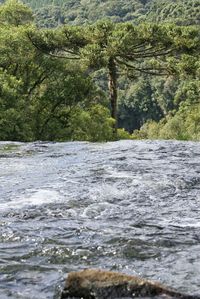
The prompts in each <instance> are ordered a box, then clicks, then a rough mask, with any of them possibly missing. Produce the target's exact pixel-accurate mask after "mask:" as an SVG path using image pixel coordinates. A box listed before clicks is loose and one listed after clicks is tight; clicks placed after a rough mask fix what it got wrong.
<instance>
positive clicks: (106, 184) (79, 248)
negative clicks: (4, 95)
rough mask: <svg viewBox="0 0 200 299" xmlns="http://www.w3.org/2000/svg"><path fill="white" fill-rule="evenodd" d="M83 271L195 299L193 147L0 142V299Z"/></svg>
mask: <svg viewBox="0 0 200 299" xmlns="http://www.w3.org/2000/svg"><path fill="white" fill-rule="evenodd" d="M12 145H14V146H12ZM90 267H93V268H103V269H107V270H117V271H122V272H125V273H128V274H134V275H140V276H142V277H146V278H150V279H154V280H158V281H161V282H162V283H165V284H167V285H169V286H172V287H174V288H176V289H178V290H180V291H183V292H188V293H191V294H199V293H200V143H192V142H171V141H168V142H160V141H119V142H114V143H105V144H90V143H83V142H82V143H81V142H80V143H78V142H74V143H29V144H23V143H15V144H14V143H3V142H2V143H0V298H1V299H7V298H14V299H17V298H20V299H22V298H23V299H25V298H27V299H47V298H59V292H60V290H61V289H62V287H63V283H64V278H65V277H66V274H67V273H68V272H69V271H72V270H80V269H84V268H90Z"/></svg>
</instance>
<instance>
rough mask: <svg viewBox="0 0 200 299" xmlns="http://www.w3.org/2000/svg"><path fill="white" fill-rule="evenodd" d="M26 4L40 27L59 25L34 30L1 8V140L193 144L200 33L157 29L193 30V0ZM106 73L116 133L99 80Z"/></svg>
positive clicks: (24, 17)
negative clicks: (115, 102) (136, 138)
mask: <svg viewBox="0 0 200 299" xmlns="http://www.w3.org/2000/svg"><path fill="white" fill-rule="evenodd" d="M29 4H31V5H32V7H34V9H35V11H34V12H35V14H36V18H37V22H38V24H39V25H41V27H44V26H46V27H52V26H53V27H56V26H57V25H60V24H67V25H65V26H63V27H62V26H60V27H59V28H57V29H43V30H39V29H38V28H37V27H36V25H35V24H34V23H33V15H32V12H31V10H30V9H29V8H28V7H26V6H25V5H23V4H22V3H21V2H19V1H17V0H8V1H6V2H5V3H4V4H3V5H1V6H0V24H1V26H0V140H8V139H10V140H24V141H31V140H37V139H41V140H80V139H81V140H87V141H107V140H113V139H115V138H116V136H118V138H119V139H129V138H134V136H140V137H141V138H144V137H145V138H167V139H173V138H177V139H184V140H185V139H188V138H189V139H193V140H199V139H200V136H199V132H200V127H199V115H200V114H199V112H200V111H199V110H200V106H199V93H200V86H199V76H200V60H199V51H200V37H199V27H198V26H174V25H173V24H170V25H169V24H167V23H165V21H167V20H174V21H175V22H176V23H177V24H198V22H199V21H198V20H199V19H198V18H199V17H198V16H199V6H198V5H199V0H192V1H190V3H189V2H188V1H182V2H180V1H179V0H176V1H172V0H167V1H164V2H163V1H158V0H149V1H139V0H130V1H127V2H124V1H121V0H112V1H107V0H102V1H101V0H93V1H92V0H89V1H85V0H84V1H75V0H68V1H64V0H54V1H53V0H52V1H50V0H49V1H48V0H39V1H29ZM47 5H48V6H47ZM97 10H98V12H99V13H98V15H97V13H96V12H97ZM186 12H187V13H188V12H190V18H188V19H187V20H186ZM102 17H108V18H109V20H103V21H102V20H101V21H99V22H97V23H96V24H92V23H93V21H94V20H97V19H99V18H102ZM38 18H39V19H38ZM127 20H131V21H132V23H118V22H119V21H123V22H124V21H127ZM141 20H155V21H156V24H155V23H148V22H147V23H145V24H144V23H141V24H139V23H140V22H141ZM160 21H161V22H162V23H163V24H158V23H157V22H160ZM70 24H85V26H70ZM86 24H90V25H87V26H86ZM138 24H139V25H138ZM113 65H114V67H113ZM113 70H114V77H115V79H116V80H115V81H116V82H117V83H118V84H116V86H115V87H116V89H118V94H119V99H120V101H119V105H118V108H119V112H118V117H119V126H120V127H121V128H122V129H118V131H117V135H116V134H113V125H114V124H115V122H114V120H113V119H112V118H111V117H110V113H109V111H110V110H109V108H110V106H109V102H108V92H107V89H106V88H107V87H106V86H107V83H106V82H105V81H106V80H107V75H106V72H108V77H109V80H110V81H109V86H110V87H111V86H112V84H113V82H114V81H112V80H111V79H113V78H111V71H113ZM95 71H97V72H96V73H95ZM152 74H155V75H161V74H162V75H164V77H162V78H158V77H157V78H152V76H151V75H152ZM112 75H113V73H112ZM133 80H134V82H133ZM111 81H112V82H111ZM113 91H115V90H114V89H113V90H111V89H110V94H111V95H112V93H113ZM111 103H112V102H111ZM157 122H158V123H157ZM141 126H142V129H141V130H140V131H137V132H134V135H133V136H130V134H129V133H128V132H126V131H125V130H124V129H123V128H125V129H126V130H128V131H129V132H132V130H134V129H135V128H137V129H139V128H140V127H141Z"/></svg>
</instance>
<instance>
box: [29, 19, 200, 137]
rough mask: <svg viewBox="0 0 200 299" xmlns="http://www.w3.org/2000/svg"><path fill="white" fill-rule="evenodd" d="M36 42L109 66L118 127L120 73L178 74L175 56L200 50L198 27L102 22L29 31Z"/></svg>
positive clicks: (94, 65) (90, 64)
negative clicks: (173, 62) (174, 64)
mask: <svg viewBox="0 0 200 299" xmlns="http://www.w3.org/2000/svg"><path fill="white" fill-rule="evenodd" d="M28 35H29V38H30V39H31V41H32V43H33V44H34V45H35V46H36V47H37V48H38V49H40V50H41V51H43V52H45V53H46V54H48V55H52V56H56V57H62V58H66V59H75V60H76V59H79V60H80V61H81V63H82V64H83V65H85V66H87V70H89V71H93V70H98V69H103V68H105V69H107V74H108V88H109V97H110V108H111V116H112V118H114V119H115V131H116V129H117V98H118V95H117V89H118V87H117V79H118V76H119V74H120V73H123V74H126V75H127V76H128V77H129V78H131V77H132V78H135V77H137V76H139V75H140V74H141V73H145V74H150V75H168V74H172V73H174V71H175V70H174V66H173V64H171V61H172V57H176V59H177V58H180V59H181V55H182V53H192V52H193V51H196V50H197V49H199V48H198V47H199V32H198V30H197V28H195V27H180V26H174V25H157V24H141V25H138V26H135V25H133V24H131V23H124V24H122V23H120V24H115V23H112V22H110V21H100V22H98V23H96V24H94V25H90V26H85V27H82V28H81V27H78V26H77V27H70V26H64V27H61V28H59V29H57V30H54V31H51V30H43V31H42V30H41V31H39V32H37V34H36V32H35V31H34V34H33V33H32V32H30V31H29V32H28Z"/></svg>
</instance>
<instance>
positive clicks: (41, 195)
mask: <svg viewBox="0 0 200 299" xmlns="http://www.w3.org/2000/svg"><path fill="white" fill-rule="evenodd" d="M26 191H27V194H24V195H22V196H18V197H16V198H13V199H12V200H11V201H9V202H7V203H3V204H0V210H7V209H21V208H24V207H30V206H40V205H43V204H47V203H51V202H52V203H56V202H60V201H61V200H62V196H61V195H60V194H59V192H57V191H55V190H48V189H39V190H30V189H29V190H26ZM30 193H31V194H30Z"/></svg>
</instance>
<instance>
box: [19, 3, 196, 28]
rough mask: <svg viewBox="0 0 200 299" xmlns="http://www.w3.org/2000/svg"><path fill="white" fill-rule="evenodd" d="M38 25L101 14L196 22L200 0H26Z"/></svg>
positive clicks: (84, 19)
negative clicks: (33, 12)
mask: <svg viewBox="0 0 200 299" xmlns="http://www.w3.org/2000/svg"><path fill="white" fill-rule="evenodd" d="M24 2H25V3H27V4H29V5H30V6H31V7H32V8H33V9H34V11H35V15H36V20H37V22H38V24H39V25H40V26H45V27H55V26H57V25H60V24H73V25H79V24H88V23H94V22H95V21H97V20H99V19H102V18H109V19H110V20H112V21H113V22H127V21H132V22H134V23H137V24H138V23H141V21H145V20H148V21H156V22H159V21H161V22H163V21H170V22H171V21H172V22H173V23H176V24H179V25H180V24H184V25H185V24H187V25H189V24H190V25H191V24H199V23H200V1H199V0H127V1H123V0H82V1H81V0H25V1H24Z"/></svg>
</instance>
